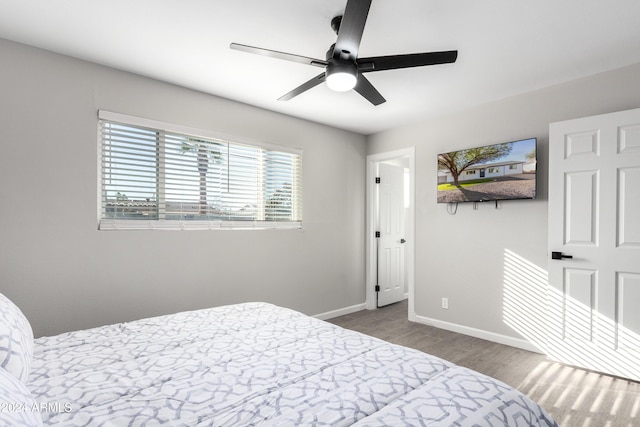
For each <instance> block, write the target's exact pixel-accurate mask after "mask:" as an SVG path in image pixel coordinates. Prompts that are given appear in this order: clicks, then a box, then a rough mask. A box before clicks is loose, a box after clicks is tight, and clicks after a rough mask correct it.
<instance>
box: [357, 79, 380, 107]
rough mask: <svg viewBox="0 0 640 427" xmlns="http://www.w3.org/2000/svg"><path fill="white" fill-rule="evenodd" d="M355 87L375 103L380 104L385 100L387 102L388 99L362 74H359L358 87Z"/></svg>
mask: <svg viewBox="0 0 640 427" xmlns="http://www.w3.org/2000/svg"><path fill="white" fill-rule="evenodd" d="M354 89H355V91H356V92H358V93H359V94H360V95H362V96H364V97H365V98H366V99H367V101H369V102H370V103H372V104H373V105H380V104H382V103H383V102H387V100H386V99H384V98H383V97H382V95H380V92H378V90H377V89H376V88H375V87H373V85H372V84H371V82H370V81H369V80H367V78H366V77H365V76H363V75H362V74H359V75H358V83H356V87H355V88H354Z"/></svg>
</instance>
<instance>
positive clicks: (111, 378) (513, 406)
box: [27, 303, 556, 427]
mask: <svg viewBox="0 0 640 427" xmlns="http://www.w3.org/2000/svg"><path fill="white" fill-rule="evenodd" d="M27 386H28V388H29V389H30V390H31V393H32V394H33V396H34V397H35V399H36V401H37V402H38V403H39V404H40V405H44V406H43V407H46V408H48V410H47V411H43V412H42V416H43V419H44V424H45V425H61V426H84V425H91V426H156V425H175V426H177V425H180V426H251V425H261V426H293V425H302V426H346V425H352V424H355V425H357V426H400V425H407V426H420V425H424V426H505V425H508V426H523V427H524V426H526V427H530V426H556V424H555V423H554V421H553V420H552V419H551V418H550V417H549V415H548V414H546V413H545V412H544V410H542V409H541V408H540V407H539V406H538V405H536V404H535V403H534V402H532V401H531V400H529V399H528V398H527V397H525V396H524V395H522V394H521V393H519V392H518V391H516V390H515V389H513V388H511V387H509V386H507V385H505V384H503V383H500V382H498V381H496V380H494V379H492V378H489V377H486V376H484V375H481V374H478V373H476V372H473V371H470V370H468V369H465V368H462V367H458V366H456V365H453V364H452V363H450V362H447V361H444V360H442V359H439V358H436V357H434V356H430V355H427V354H425V353H422V352H419V351H416V350H412V349H409V348H405V347H401V346H397V345H393V344H390V343H387V342H384V341H381V340H378V339H376V338H372V337H369V336H366V335H363V334H360V333H357V332H353V331H349V330H345V329H342V328H340V327H337V326H335V325H332V324H329V323H327V322H323V321H321V320H317V319H314V318H311V317H308V316H305V315H303V314H301V313H298V312H295V311H292V310H288V309H284V308H280V307H276V306H273V305H270V304H265V303H247V304H239V305H232V306H224V307H217V308H212V309H206V310H199V311H190V312H183V313H177V314H174V315H168V316H161V317H154V318H149V319H142V320H138V321H134V322H129V323H123V324H116V325H109V326H104V327H100V328H95V329H89V330H83V331H77V332H70V333H65V334H61V335H58V336H55V337H44V338H39V339H37V340H36V341H35V347H34V357H33V366H32V371H31V375H30V378H29V383H28V384H27Z"/></svg>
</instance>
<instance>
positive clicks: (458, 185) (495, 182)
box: [438, 138, 537, 203]
mask: <svg viewBox="0 0 640 427" xmlns="http://www.w3.org/2000/svg"><path fill="white" fill-rule="evenodd" d="M536 143H537V139H536V138H529V139H522V140H519V141H512V142H505V143H501V144H493V145H485V146H482V147H475V148H469V149H466V150H459V151H451V152H449V153H442V154H439V155H438V203H458V202H487V201H494V200H513V199H535V197H536Z"/></svg>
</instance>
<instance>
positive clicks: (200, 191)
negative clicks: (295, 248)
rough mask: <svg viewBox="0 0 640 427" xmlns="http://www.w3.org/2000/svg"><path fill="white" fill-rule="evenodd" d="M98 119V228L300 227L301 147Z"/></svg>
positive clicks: (104, 115)
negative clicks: (272, 144)
mask: <svg viewBox="0 0 640 427" xmlns="http://www.w3.org/2000/svg"><path fill="white" fill-rule="evenodd" d="M99 119H100V120H99V125H100V137H99V140H100V158H101V161H100V165H101V167H100V175H101V176H100V221H99V228H100V229H101V230H113V229H223V228H224V229H227V228H301V226H302V204H301V195H302V185H301V184H302V170H301V166H302V165H301V163H302V153H301V151H300V150H297V149H291V148H287V147H275V146H271V145H267V144H262V143H246V142H240V141H237V139H236V140H231V139H229V138H225V137H221V136H220V135H214V134H213V133H211V132H208V131H201V130H194V129H188V128H184V127H181V126H177V125H170V124H165V123H161V122H156V121H152V120H147V119H140V118H136V117H129V116H124V115H121V114H117V113H110V112H106V111H100V112H99Z"/></svg>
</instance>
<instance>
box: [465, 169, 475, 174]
mask: <svg viewBox="0 0 640 427" xmlns="http://www.w3.org/2000/svg"><path fill="white" fill-rule="evenodd" d="M466 172H467V173H466V174H467V175H475V174H476V171H474V170H472V171H466Z"/></svg>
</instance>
